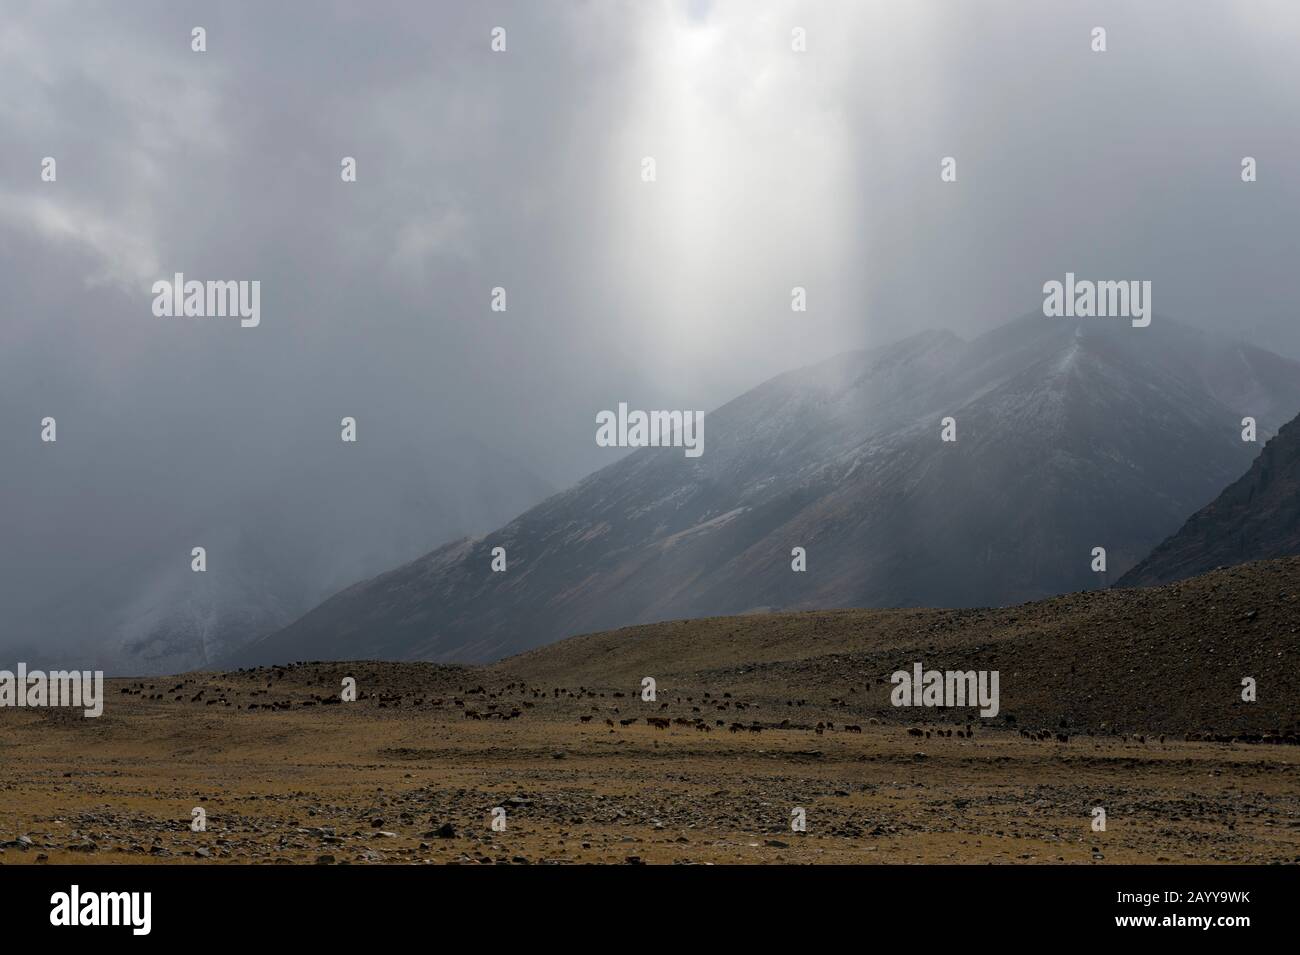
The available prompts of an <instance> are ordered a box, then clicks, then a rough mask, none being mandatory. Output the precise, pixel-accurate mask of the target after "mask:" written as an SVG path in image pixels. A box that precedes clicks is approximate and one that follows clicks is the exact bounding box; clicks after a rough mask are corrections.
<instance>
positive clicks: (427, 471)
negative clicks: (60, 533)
mask: <svg viewBox="0 0 1300 955" xmlns="http://www.w3.org/2000/svg"><path fill="white" fill-rule="evenodd" d="M65 453H67V454H71V455H74V456H75V455H77V454H79V453H81V452H78V451H77V450H76V449H75V448H73V446H72V445H71V444H69V445H68V450H66V451H65ZM92 456H93V455H92ZM262 464H263V465H264V466H265V467H266V469H267V470H266V472H265V473H264V474H263V475H262V476H261V477H260V479H258V480H256V481H253V482H251V485H250V486H247V487H245V488H242V489H241V492H240V493H238V494H232V495H230V496H228V497H225V498H217V499H215V500H207V499H205V497H204V496H203V495H202V494H196V495H195V500H194V501H193V502H192V510H190V511H188V512H185V513H184V514H183V515H182V516H181V518H180V519H177V515H176V514H175V513H169V514H168V516H169V517H170V518H171V519H172V520H171V521H159V522H158V523H156V524H152V523H150V521H149V520H148V519H141V521H140V524H139V525H138V526H137V527H136V528H134V529H132V530H131V531H130V533H129V534H125V535H123V536H121V537H118V536H117V535H116V534H115V533H113V532H112V530H111V527H112V525H111V524H109V525H107V526H106V528H105V529H104V532H102V533H100V534H96V533H93V532H92V533H90V534H88V535H87V537H86V542H85V545H84V549H85V550H86V551H87V552H88V553H89V554H91V555H93V556H94V558H95V559H96V561H97V563H98V566H97V567H96V568H95V569H94V571H93V572H88V573H82V574H75V575H74V574H65V575H63V576H62V577H61V578H60V579H61V580H62V581H63V588H62V589H61V590H56V591H55V592H54V594H53V595H52V596H48V597H45V598H44V599H40V600H33V601H32V602H30V603H29V604H27V605H25V606H17V607H15V606H13V605H12V603H11V606H10V612H9V614H8V615H7V616H6V617H5V619H4V621H3V622H2V623H0V646H11V647H13V649H12V650H11V651H10V652H11V653H13V654H16V656H17V658H18V659H22V660H24V661H26V662H28V663H30V664H31V665H32V666H42V665H48V666H54V665H58V666H66V665H67V660H68V659H70V658H71V659H75V660H77V661H78V663H79V665H82V666H90V665H93V666H95V667H101V668H104V669H107V670H108V671H109V672H118V673H122V672H126V673H137V674H147V673H160V672H178V671H181V670H187V669H194V668H202V667H205V666H208V665H209V664H210V663H211V662H212V661H213V660H215V659H217V658H218V657H220V656H224V655H226V654H229V653H232V652H234V651H236V650H238V649H239V648H240V647H242V646H243V645H244V644H246V643H248V642H249V641H250V640H253V639H256V638H257V637H259V636H262V635H264V634H267V633H270V632H271V631H274V630H277V629H279V628H280V627H283V626H285V625H286V624H287V623H289V622H291V621H292V620H294V619H295V618H296V617H298V616H299V615H301V614H302V613H304V612H305V611H307V610H309V609H310V608H311V607H312V606H314V605H315V604H316V603H318V602H319V601H321V600H322V599H324V598H325V597H327V596H329V595H330V594H331V593H334V592H335V591H337V590H338V589H339V588H340V587H343V586H346V585H347V584H348V583H349V582H351V581H354V580H356V579H357V578H358V577H364V576H368V575H371V574H374V573H377V572H379V571H380V570H382V569H384V568H386V567H391V566H393V564H395V563H400V562H402V561H405V560H409V559H411V558H412V557H413V556H415V555H417V554H420V553H423V552H425V551H427V550H428V548H429V547H430V546H432V545H433V544H435V543H436V542H437V541H439V540H444V539H446V538H447V537H453V536H456V535H459V534H464V533H467V532H473V531H474V530H475V529H477V530H478V531H479V532H482V530H484V529H486V528H489V527H492V526H493V525H494V524H497V523H499V522H500V521H501V520H503V519H505V518H506V517H507V516H508V515H509V514H511V513H515V512H517V511H518V510H520V509H521V508H524V507H527V506H528V505H529V504H531V503H534V502H536V501H537V500H540V499H541V498H543V497H545V496H546V494H547V493H549V491H550V488H549V487H548V486H547V485H546V483H545V482H544V481H542V480H541V479H539V478H537V477H536V476H535V475H533V474H531V473H530V472H528V471H527V470H526V469H525V468H523V467H522V466H521V465H519V464H518V463H517V462H515V461H513V460H511V459H510V458H509V457H507V456H505V455H502V454H500V453H497V452H493V451H490V450H488V449H487V448H485V447H484V446H482V445H481V444H479V443H477V442H476V441H475V440H473V439H472V438H468V437H466V436H464V435H442V436H438V435H435V434H432V433H426V434H423V435H420V436H419V438H418V439H414V436H407V437H406V438H403V437H402V435H401V434H400V429H397V428H393V427H386V426H385V425H384V423H383V422H382V420H368V419H365V418H362V420H361V421H360V423H359V437H358V441H357V443H356V444H345V443H343V442H342V441H340V438H339V431H338V430H337V429H330V428H323V429H320V434H319V435H318V440H317V441H315V442H305V441H302V440H292V441H290V442H288V446H287V447H286V449H285V451H284V454H283V455H282V456H280V457H278V458H277V459H275V460H264V461H263V462H262ZM92 489H93V484H89V485H83V486H82V488H81V491H82V493H85V492H86V491H88V490H92ZM136 506H137V507H138V506H140V502H136ZM196 546H201V547H203V548H204V550H205V551H206V564H207V569H206V570H205V571H204V572H202V573H196V572H195V571H194V570H193V569H192V567H191V559H192V558H191V551H192V549H193V548H194V547H196ZM84 556H85V555H82V557H83V559H84ZM82 661H84V662H82Z"/></svg>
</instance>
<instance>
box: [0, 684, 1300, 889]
mask: <svg viewBox="0 0 1300 955" xmlns="http://www.w3.org/2000/svg"><path fill="white" fill-rule="evenodd" d="M519 667H520V664H518V663H517V662H514V663H512V662H509V661H507V665H499V666H498V667H496V668H488V669H467V668H457V667H438V666H433V665H429V664H376V663H357V664H313V665H302V666H295V667H288V668H274V669H259V670H255V671H243V672H238V673H230V674H189V675H186V676H183V677H163V678H150V679H147V680H144V681H139V680H120V681H109V683H108V692H107V694H106V696H107V704H106V708H105V713H104V715H103V716H102V717H101V718H99V719H89V720H88V719H83V718H81V717H80V715H76V716H74V715H72V714H71V713H69V712H67V711H48V710H46V711H32V710H13V709H9V710H0V864H6V865H9V864H16V863H17V864H22V863H50V864H54V863H80V862H97V863H102V862H130V863H190V864H203V865H211V864H214V863H217V862H239V863H254V862H261V863H277V862H278V863H286V862H287V863H314V862H317V861H330V860H332V861H334V862H336V863H367V862H375V863H377V862H388V863H422V862H462V863H485V862H511V861H514V862H529V863H541V862H612V863H623V862H626V861H629V860H639V861H643V862H648V863H671V862H712V863H753V862H762V863H873V862H905V863H934V862H961V863H989V862H1005V863H1060V862H1065V863H1082V864H1097V865H1104V864H1109V863H1134V862H1170V863H1181V862H1224V863H1228V862H1237V863H1261V862H1284V863H1290V862H1297V861H1300V747H1297V746H1293V745H1269V744H1244V743H1206V742H1185V741H1182V739H1181V738H1180V739H1179V740H1178V741H1174V740H1173V739H1172V738H1170V739H1168V740H1167V741H1166V742H1164V743H1161V742H1159V741H1158V739H1156V738H1148V739H1147V741H1146V742H1138V741H1137V740H1135V739H1133V738H1130V737H1128V736H1110V735H1098V736H1087V735H1084V736H1080V735H1072V736H1071V738H1070V741H1069V742H1068V743H1059V742H1056V741H1052V742H1043V741H1034V740H1027V739H1025V738H1023V737H1022V736H1021V735H1020V734H1019V732H1018V731H1017V730H1016V729H989V728H987V727H985V726H983V725H979V726H977V728H976V733H975V736H974V738H973V739H965V738H958V737H957V736H956V733H955V732H954V734H953V736H951V737H948V736H943V737H940V736H937V735H931V737H930V738H926V737H925V736H924V735H922V736H920V737H917V736H910V735H908V726H907V725H906V724H899V725H890V724H887V723H883V722H882V723H874V722H869V720H871V719H874V717H869V716H865V715H863V714H866V713H867V712H869V709H862V710H858V711H854V710H853V709H851V708H850V709H846V708H845V705H844V704H843V703H842V702H840V703H831V702H830V701H829V700H825V701H820V702H806V703H805V704H804V705H802V706H799V705H798V704H797V703H796V702H793V701H790V700H784V699H782V698H781V695H780V694H779V693H774V694H769V695H767V696H764V695H763V694H762V693H760V692H757V691H755V692H752V693H749V694H744V693H737V694H732V695H731V696H724V695H723V692H726V691H723V692H717V691H716V684H714V683H711V682H710V683H705V684H696V685H695V686H690V685H683V684H681V683H674V685H673V686H672V689H671V690H665V689H663V688H662V687H663V685H664V684H663V683H662V682H661V689H660V692H659V701H658V702H656V703H644V702H642V701H641V699H640V698H639V695H638V693H637V689H638V687H637V686H636V685H632V686H628V685H626V684H622V685H620V686H619V688H618V689H614V688H612V687H609V686H607V687H604V688H599V687H597V688H592V687H586V688H579V687H577V686H574V687H567V688H561V687H559V686H558V685H554V684H550V683H542V682H537V683H533V682H529V681H520V680H518V679H516V674H517V672H518V670H519ZM347 675H352V676H355V677H356V679H357V682H358V686H359V689H360V692H361V694H362V696H363V698H362V699H360V700H359V701H357V702H355V703H346V704H339V705H321V703H320V701H321V700H324V699H334V698H336V697H337V695H338V688H339V686H340V681H341V679H342V677H343V676H347ZM702 685H703V686H714V687H715V690H714V691H706V690H704V689H701V686H702ZM480 689H481V692H476V691H480ZM124 690H125V691H127V692H124ZM200 690H201V691H202V694H201V695H200ZM557 691H558V695H557ZM705 692H709V693H710V696H709V698H708V700H707V701H706V699H705V697H704V693H705ZM616 694H621V695H616ZM196 696H198V697H199V698H198V699H195V697H196ZM151 697H152V699H151ZM277 703H278V704H280V705H281V706H282V707H284V706H286V705H287V708H281V709H269V708H268V707H269V706H271V705H272V704H277ZM250 704H256V706H257V709H252V710H250V709H249V706H250ZM466 711H471V712H474V713H477V714H479V716H480V717H482V718H479V719H475V718H473V717H467V716H466ZM738 711H739V712H738ZM514 713H518V715H517V716H512V714H514ZM583 716H590V717H591V719H590V721H589V722H585V723H584V722H581V718H582V717H583ZM646 716H656V717H665V718H670V719H682V720H683V721H690V722H695V721H699V722H702V723H703V724H705V725H708V726H710V730H709V731H704V730H701V729H698V728H696V727H695V726H693V725H689V723H677V724H673V725H671V726H669V727H668V728H667V729H655V728H653V727H651V726H650V725H648V724H647V723H646V721H645V717H646ZM633 718H635V720H636V722H635V723H634V724H631V725H628V726H623V725H621V723H620V720H623V719H633ZM606 719H609V720H612V721H613V723H614V726H613V727H612V728H611V727H610V726H608V725H606V722H605V720H606ZM718 720H721V721H722V722H723V723H724V724H726V725H724V726H718V725H716V723H717V721H718ZM785 720H788V721H789V725H788V727H787V728H779V727H780V724H781V722H782V721H785ZM826 721H831V722H832V723H833V726H834V729H831V730H829V731H826V732H823V733H821V734H818V733H817V732H816V730H815V724H816V723H817V722H826ZM855 721H856V725H860V726H861V729H862V732H860V733H857V732H849V731H846V730H845V729H844V725H845V723H853V722H855ZM977 722H978V721H977ZM732 723H743V724H744V725H745V726H746V727H748V726H749V725H750V724H753V723H757V724H759V725H760V726H761V727H764V728H763V729H762V731H761V732H753V731H751V730H749V729H748V728H746V729H744V730H742V731H737V732H731V731H730V730H729V729H728V727H729V726H730V724H732ZM964 725H965V722H964V717H963V718H962V719H961V720H960V721H958V722H952V723H941V722H930V723H926V724H918V726H919V727H921V732H922V733H923V734H924V732H926V731H929V732H931V733H932V734H933V733H934V731H936V730H938V729H941V728H946V729H949V730H956V729H960V728H962V727H963V726H964ZM1076 733H1077V731H1076ZM497 806H501V807H504V808H505V809H506V812H507V816H506V819H507V828H506V830H505V831H504V832H493V831H491V827H490V824H489V823H490V817H491V811H492V809H493V807H497ZM1096 806H1101V807H1104V808H1105V810H1106V818H1107V825H1106V831H1105V832H1094V831H1093V830H1092V826H1091V822H1092V810H1093V807H1096ZM193 807H203V808H204V809H205V810H206V813H207V831H206V832H192V831H190V811H191V809H192V808H193ZM796 807H800V808H803V809H805V810H806V812H807V832H806V833H795V832H792V831H791V828H790V818H791V811H792V810H793V809H794V808H796ZM20 837H21V838H20Z"/></svg>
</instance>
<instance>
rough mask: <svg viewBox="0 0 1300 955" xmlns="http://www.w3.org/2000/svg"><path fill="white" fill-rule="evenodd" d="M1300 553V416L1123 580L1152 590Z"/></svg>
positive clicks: (1123, 582)
mask: <svg viewBox="0 0 1300 955" xmlns="http://www.w3.org/2000/svg"><path fill="white" fill-rule="evenodd" d="M1296 555H1300V418H1296V419H1293V420H1292V421H1291V422H1290V423H1288V424H1287V425H1285V426H1284V427H1283V428H1282V430H1281V431H1279V432H1278V433H1277V436H1276V437H1274V438H1273V439H1272V440H1271V441H1269V442H1268V443H1267V444H1265V445H1264V450H1263V451H1262V452H1260V455H1259V457H1257V458H1256V459H1255V463H1254V464H1252V465H1251V466H1250V470H1249V471H1247V472H1246V473H1245V474H1244V475H1243V476H1242V477H1241V478H1240V479H1238V480H1237V481H1235V482H1233V483H1232V484H1231V485H1230V486H1229V487H1228V489H1227V490H1225V491H1224V492H1223V493H1222V494H1220V495H1219V496H1218V497H1217V498H1215V499H1214V501H1213V502H1212V503H1210V504H1207V505H1206V506H1205V507H1203V508H1202V509H1201V510H1199V511H1197V512H1196V513H1195V514H1193V515H1192V516H1191V517H1190V518H1188V520H1187V523H1186V524H1184V525H1183V526H1182V529H1181V530H1179V531H1178V533H1176V534H1174V535H1173V536H1172V537H1170V538H1169V539H1167V540H1166V541H1164V542H1163V543H1162V544H1160V546H1158V547H1157V548H1156V549H1155V550H1154V551H1152V552H1151V555H1150V556H1149V557H1147V558H1146V559H1145V560H1143V561H1142V562H1141V563H1140V564H1138V565H1137V566H1136V567H1134V568H1133V569H1132V570H1130V571H1129V572H1128V573H1127V574H1125V575H1124V576H1123V577H1122V578H1120V580H1119V582H1118V586H1120V587H1149V586H1153V585H1155V584H1163V583H1168V582H1170V581H1174V580H1182V579H1183V578H1185V577H1192V576H1195V575H1196V574H1202V573H1205V572H1206V571H1209V570H1213V569H1214V568H1216V567H1221V566H1225V565H1230V564H1241V563H1245V562H1246V561H1253V560H1265V559H1268V558H1274V557H1291V556H1296Z"/></svg>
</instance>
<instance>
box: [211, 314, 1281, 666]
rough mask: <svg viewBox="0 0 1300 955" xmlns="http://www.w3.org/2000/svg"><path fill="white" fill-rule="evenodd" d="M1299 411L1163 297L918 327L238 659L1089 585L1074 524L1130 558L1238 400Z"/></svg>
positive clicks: (420, 648) (1232, 450) (1193, 500)
mask: <svg viewBox="0 0 1300 955" xmlns="http://www.w3.org/2000/svg"><path fill="white" fill-rule="evenodd" d="M1225 369H1231V371H1230V372H1227V371H1225ZM1297 408H1300V366H1297V365H1296V364H1295V363H1293V362H1288V361H1286V360H1284V359H1280V358H1278V357H1277V356H1273V355H1270V354H1268V353H1266V352H1262V351H1260V350H1258V349H1253V348H1249V347H1247V346H1242V345H1239V344H1235V343H1229V342H1224V341H1221V340H1216V339H1213V338H1211V337H1209V336H1206V335H1204V334H1201V333H1199V332H1195V331H1192V330H1190V329H1187V328H1185V327H1182V326H1179V325H1178V324H1177V323H1174V322H1172V321H1169V320H1167V319H1159V318H1157V321H1155V322H1153V324H1152V326H1151V327H1150V328H1147V329H1142V330H1140V331H1139V330H1134V329H1132V328H1130V327H1129V326H1127V325H1123V324H1120V323H1111V322H1105V321H1087V320H1084V321H1071V320H1054V319H1045V318H1043V317H1042V316H1041V315H1031V316H1027V317H1025V318H1023V319H1020V320H1017V321H1015V322H1012V323H1010V324H1008V325H1005V326H1002V327H1000V328H997V329H995V330H993V331H992V332H989V333H987V334H985V335H982V336H980V337H979V338H976V339H974V340H972V341H969V342H967V341H963V340H961V339H959V338H957V337H956V336H953V335H951V334H948V333H944V332H927V333H922V334H920V335H917V336H914V337H912V338H909V339H906V340H904V341H902V342H898V343H895V344H892V345H889V346H885V347H883V348H878V349H874V350H870V351H862V352H853V353H849V354H845V355H841V356H839V357H837V358H835V359H832V360H831V361H828V362H825V363H823V364H821V365H817V366H814V367H811V368H805V369H800V370H797V371H793V372H790V373H787V374H785V375H781V376H778V377H777V378H774V379H771V380H770V381H768V382H765V383H764V384H762V385H759V386H758V387H757V388H755V389H753V390H752V391H750V392H748V393H746V394H745V395H742V396H741V397H739V398H737V399H735V400H734V401H732V402H730V403H729V404H727V405H725V406H724V407H722V408H720V409H718V410H717V411H715V412H713V413H711V414H709V415H707V416H706V425H707V427H706V429H705V436H706V439H705V450H704V454H703V456H702V457H700V458H696V459H690V458H686V457H685V456H684V455H683V454H682V451H681V449H644V450H641V451H637V452H635V453H633V454H631V455H628V456H626V457H625V458H623V459H622V460H619V461H618V462H616V463H614V464H612V465H610V466H609V467H607V468H605V469H603V470H601V471H599V472H597V473H596V474H593V475H591V476H590V477H588V478H587V479H586V480H584V481H582V482H581V483H579V484H578V485H577V486H576V487H574V488H572V489H570V490H569V491H567V492H564V493H562V494H559V495H556V496H555V497H552V498H551V499H549V500H547V501H545V502H543V503H542V504H540V505H538V506H537V507H535V508H533V509H532V510H529V511H527V512H526V513H524V514H523V515H521V516H520V517H519V518H517V519H516V520H514V521H512V522H511V523H510V524H508V525H506V526H505V527H503V528H502V529H501V530H499V531H497V532H495V533H493V534H490V535H488V536H487V537H484V538H481V539H477V540H462V541H458V542H456V543H453V544H449V545H447V546H445V547H442V548H440V549H438V550H436V551H434V552H433V553H431V554H429V555H427V556H425V557H423V558H420V559H419V560H416V561H413V562H412V563H410V564H407V565H405V566H403V567H399V568H397V569H396V570H393V571H390V572H389V573H387V574H384V575H382V576H380V577H377V578H375V579H373V580H370V581H366V582H363V583H360V584H357V585H355V586H353V587H351V588H349V589H348V590H345V591H343V592H342V593H340V594H338V595H336V596H335V597H333V598H331V599H330V600H329V601H327V602H326V603H324V604H322V605H321V606H320V607H318V608H316V609H315V610H313V611H312V612H311V613H309V614H308V615H307V616H305V617H303V618H302V619H300V620H298V621H296V622H295V623H293V624H292V625H290V626H289V627H287V628H285V629H284V630H283V631H281V632H279V633H277V634H273V635H271V636H270V637H268V638H266V639H265V640H262V641H259V642H258V643H257V644H255V645H253V646H252V647H250V652H249V653H248V654H246V655H244V656H242V657H239V658H236V659H237V660H239V661H241V662H262V661H271V660H293V659H331V658H334V659H337V658H352V659H356V658H359V657H369V658H389V659H429V660H467V661H479V660H490V659H495V658H497V657H500V656H504V655H506V654H509V653H512V652H517V651H519V650H522V649H526V648H529V647H533V646H538V645H541V644H544V643H548V642H551V641H554V640H557V639H559V638H561V637H564V636H567V635H570V634H573V633H581V632H590V631H595V630H602V629H609V628H612V627H616V626H622V625H627V624H634V623H640V622H651V621H655V620H664V619H670V618H674V617H695V616H707V615H717V614H734V613H743V612H746V611H750V610H755V609H763V608H771V607H785V608H806V607H835V606H877V607H879V606H918V605H923V606H973V605H987V604H1003V603H1011V602H1018V601H1024V600H1030V599H1035V598H1040V597H1044V596H1048V595H1050V594H1054V593H1061V592H1065V591H1071V590H1082V589H1088V588H1090V587H1095V586H1098V585H1100V584H1103V583H1105V582H1106V581H1105V579H1104V578H1101V579H1099V575H1097V574H1094V573H1092V572H1091V570H1090V566H1089V562H1090V559H1091V558H1090V554H1091V550H1092V548H1093V547H1095V546H1103V547H1105V548H1107V552H1108V557H1109V566H1110V570H1111V572H1112V574H1114V573H1115V572H1122V571H1124V570H1126V569H1127V568H1128V567H1129V566H1131V565H1132V564H1133V563H1135V562H1136V561H1137V560H1138V559H1139V557H1140V556H1141V555H1142V554H1144V553H1146V552H1147V551H1148V550H1149V548H1150V547H1151V546H1153V545H1154V543H1155V542H1156V541H1158V540H1160V539H1161V538H1162V537H1164V536H1165V535H1167V534H1168V533H1170V532H1171V531H1172V530H1173V529H1174V528H1175V527H1176V526H1177V525H1178V523H1179V521H1180V520H1181V519H1182V518H1183V515H1185V514H1186V513H1188V512H1189V511H1191V510H1194V509H1195V508H1197V507H1199V506H1201V505H1203V504H1204V503H1205V502H1206V501H1208V500H1210V499H1211V498H1212V497H1213V496H1214V495H1215V494H1216V493H1217V492H1218V491H1219V490H1220V489H1221V488H1222V487H1223V486H1224V484H1226V483H1227V482H1228V481H1229V480H1231V478H1232V477H1233V476H1234V475H1235V474H1239V473H1240V472H1241V470H1242V469H1243V468H1245V466H1246V464H1247V463H1248V460H1249V457H1250V451H1249V450H1248V448H1247V447H1243V444H1242V442H1241V441H1240V440H1239V437H1238V427H1239V422H1240V419H1241V417H1242V416H1243V415H1244V414H1252V415H1254V416H1255V417H1256V418H1257V419H1258V420H1259V422H1260V425H1261V427H1262V428H1264V429H1265V430H1267V429H1268V428H1270V427H1275V426H1277V425H1279V424H1280V423H1281V422H1282V421H1284V420H1286V418H1288V417H1290V416H1291V415H1293V414H1294V413H1295V410H1296V409H1297ZM948 415H951V416H952V417H954V418H955V419H956V421H957V441H956V442H954V443H945V442H942V441H940V421H941V419H942V418H943V417H945V416H948ZM497 546H501V547H504V548H505V549H506V552H507V555H508V561H509V565H508V570H507V571H506V572H505V573H492V572H491V571H490V562H491V551H492V548H494V547H497ZM795 546H801V547H804V548H806V549H807V554H808V570H807V572H806V573H795V572H792V570H791V567H790V560H791V556H790V554H791V548H792V547H795Z"/></svg>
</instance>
